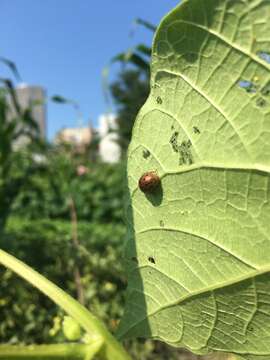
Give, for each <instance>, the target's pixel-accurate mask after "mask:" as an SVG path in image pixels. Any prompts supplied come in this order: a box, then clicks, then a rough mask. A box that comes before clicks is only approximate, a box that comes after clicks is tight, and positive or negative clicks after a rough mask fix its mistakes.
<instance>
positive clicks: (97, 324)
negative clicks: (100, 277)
mask: <svg viewBox="0 0 270 360" xmlns="http://www.w3.org/2000/svg"><path fill="white" fill-rule="evenodd" d="M0 263H2V264H3V265H4V266H6V267H7V268H9V269H11V270H12V271H14V272H15V273H16V274H18V275H19V276H21V277H22V278H24V279H25V280H26V281H28V282H29V283H30V284H32V285H33V286H35V287H36V288H37V289H39V290H40V291H41V292H43V293H44V294H45V295H46V296H48V297H49V298H50V299H51V300H53V301H54V302H55V303H56V304H57V305H59V306H60V307H61V308H62V309H64V310H65V311H66V312H67V313H68V314H69V315H70V316H71V317H73V318H74V319H75V320H76V321H77V322H78V323H79V324H80V325H81V326H82V328H84V329H85V330H86V332H87V333H88V334H90V335H91V338H92V339H93V340H102V341H103V342H104V347H103V358H104V359H108V360H116V359H117V360H131V358H130V357H129V355H128V354H127V352H126V351H125V349H124V348H123V346H122V345H121V344H120V343H119V342H118V341H117V340H116V339H115V338H114V337H113V336H112V334H111V333H110V332H109V331H108V330H107V329H106V327H105V325H104V324H103V322H102V321H100V320H99V319H98V318H97V317H96V316H94V315H93V314H92V313H91V312H90V311H88V310H87V309H86V308H85V307H84V306H82V305H81V304H80V303H79V302H78V301H76V300H75V299H73V298H72V297H71V296H70V295H68V294H67V293H66V292H65V291H63V290H62V289H60V288H59V287H58V286H56V285H55V284H54V283H52V282H51V281H49V280H47V279H46V278H45V277H44V276H42V275H40V274H39V273H38V272H37V271H35V270H33V269H32V268H31V267H30V266H28V265H26V264H25V263H23V262H22V261H20V260H18V259H16V258H15V257H14V256H12V255H10V254H8V253H6V252H5V251H3V250H0Z"/></svg>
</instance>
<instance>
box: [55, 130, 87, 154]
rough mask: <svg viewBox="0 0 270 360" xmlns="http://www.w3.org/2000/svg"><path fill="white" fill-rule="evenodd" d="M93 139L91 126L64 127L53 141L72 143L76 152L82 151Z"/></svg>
mask: <svg viewBox="0 0 270 360" xmlns="http://www.w3.org/2000/svg"><path fill="white" fill-rule="evenodd" d="M92 139H93V131H92V129H91V127H90V126H89V127H81V128H80V127H78V128H65V129H62V130H60V131H59V132H58V133H57V135H56V137H55V140H54V141H55V143H56V144H58V145H60V144H69V145H72V146H73V147H74V148H76V150H77V151H78V152H83V151H84V150H85V149H86V148H87V146H88V145H90V143H91V141H92Z"/></svg>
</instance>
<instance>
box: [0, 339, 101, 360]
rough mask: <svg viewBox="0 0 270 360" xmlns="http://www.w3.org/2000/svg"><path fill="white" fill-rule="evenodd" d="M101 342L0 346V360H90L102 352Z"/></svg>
mask: <svg viewBox="0 0 270 360" xmlns="http://www.w3.org/2000/svg"><path fill="white" fill-rule="evenodd" d="M101 346H102V342H101V341H96V342H94V343H91V344H90V345H89V344H54V345H30V346H21V345H19V346H14V345H0V359H3V360H6V359H9V360H23V359H25V360H67V359H70V360H74V359H76V360H90V359H92V358H93V356H94V355H95V354H96V353H97V352H98V351H99V350H100V348H101Z"/></svg>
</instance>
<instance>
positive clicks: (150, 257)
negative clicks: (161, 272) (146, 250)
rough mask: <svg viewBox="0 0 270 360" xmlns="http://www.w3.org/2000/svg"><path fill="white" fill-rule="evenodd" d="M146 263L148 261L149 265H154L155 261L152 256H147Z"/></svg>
mask: <svg viewBox="0 0 270 360" xmlns="http://www.w3.org/2000/svg"><path fill="white" fill-rule="evenodd" d="M148 261H149V262H150V263H151V264H155V263H156V261H155V259H154V258H153V257H152V256H149V258H148Z"/></svg>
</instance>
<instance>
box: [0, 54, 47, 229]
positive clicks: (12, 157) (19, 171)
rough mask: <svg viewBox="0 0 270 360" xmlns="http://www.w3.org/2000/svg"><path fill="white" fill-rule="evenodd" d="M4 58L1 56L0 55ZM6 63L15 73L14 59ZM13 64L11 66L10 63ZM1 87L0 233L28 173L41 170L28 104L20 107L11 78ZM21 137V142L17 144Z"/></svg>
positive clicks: (37, 138) (38, 142)
mask: <svg viewBox="0 0 270 360" xmlns="http://www.w3.org/2000/svg"><path fill="white" fill-rule="evenodd" d="M0 60H2V61H3V59H0ZM4 60H5V62H7V64H9V66H10V67H11V68H12V69H13V72H15V74H16V75H17V76H18V74H17V70H16V67H15V68H14V66H15V65H14V64H13V63H9V62H8V60H6V59H4ZM12 65H13V66H12ZM0 83H1V84H2V85H3V86H2V87H1V88H0V139H1V141H0V214H1V217H0V236H1V234H2V233H3V231H4V228H5V225H6V221H7V219H8V217H9V215H10V213H11V209H12V205H13V203H14V201H15V199H16V197H17V196H18V194H19V193H20V191H21V189H22V187H23V186H24V185H25V184H26V183H29V182H31V176H32V175H33V174H34V173H36V172H37V171H42V166H41V165H40V164H39V163H38V162H37V161H35V158H34V154H35V153H38V152H39V151H40V149H41V148H43V144H42V141H41V139H40V134H39V129H38V126H37V124H36V122H35V121H34V120H33V118H32V113H31V111H32V110H31V108H27V109H23V108H22V107H21V106H20V104H19V101H18V99H17V94H16V91H15V89H14V86H13V83H12V81H10V80H9V79H1V78H0ZM22 139H23V142H24V143H25V145H24V146H22V145H21V146H18V143H19V142H20V141H21V140H22Z"/></svg>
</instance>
